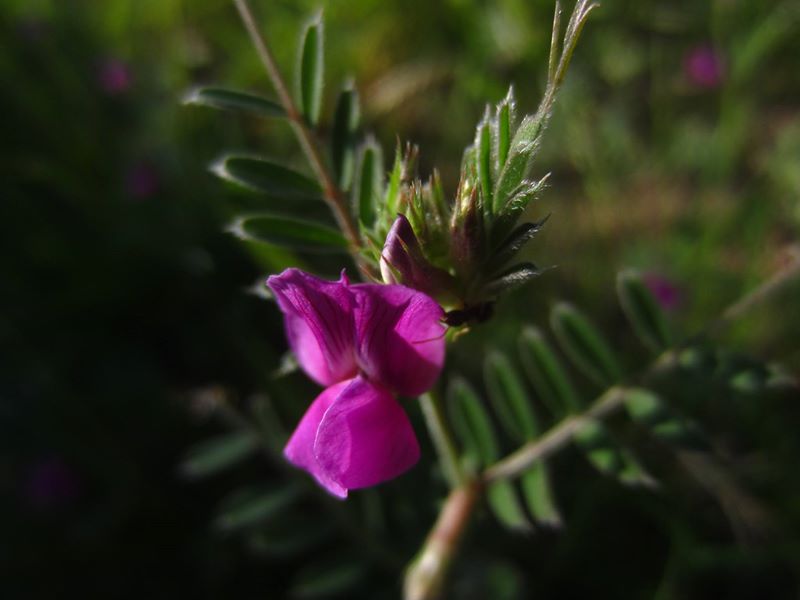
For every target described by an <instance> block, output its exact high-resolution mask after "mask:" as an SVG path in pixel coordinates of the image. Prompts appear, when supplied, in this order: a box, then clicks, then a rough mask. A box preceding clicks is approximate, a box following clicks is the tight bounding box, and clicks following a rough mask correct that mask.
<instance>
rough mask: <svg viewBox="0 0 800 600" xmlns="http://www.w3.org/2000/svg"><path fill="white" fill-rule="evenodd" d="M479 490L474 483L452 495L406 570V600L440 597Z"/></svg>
mask: <svg viewBox="0 0 800 600" xmlns="http://www.w3.org/2000/svg"><path fill="white" fill-rule="evenodd" d="M480 491H481V486H480V483H479V482H477V481H473V482H470V483H467V484H465V485H462V486H460V487H457V488H455V489H454V490H453V491H451V492H450V495H449V496H448V497H447V500H445V503H444V505H443V506H442V509H441V511H440V512H439V518H438V519H436V523H435V524H434V526H433V529H431V532H430V533H429V534H428V538H427V539H426V540H425V544H424V545H423V546H422V550H421V551H420V553H419V554H418V555H417V558H416V559H415V560H414V562H412V563H411V565H410V566H409V568H408V570H407V571H406V576H405V580H404V582H403V598H405V600H434V599H435V598H438V597H439V595H440V593H441V591H442V588H443V586H444V583H445V580H446V577H447V573H448V571H449V569H450V566H451V565H452V562H453V558H454V557H455V555H456V553H457V552H458V547H459V545H460V543H461V540H462V539H463V537H464V532H465V530H466V527H467V523H469V518H470V516H471V515H472V512H473V508H474V507H475V504H476V502H477V501H478V499H479V498H480Z"/></svg>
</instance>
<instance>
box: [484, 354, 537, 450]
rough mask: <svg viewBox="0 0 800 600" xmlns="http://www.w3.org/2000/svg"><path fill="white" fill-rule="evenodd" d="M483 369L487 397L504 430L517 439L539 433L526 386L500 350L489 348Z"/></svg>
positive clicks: (529, 438) (534, 435)
mask: <svg viewBox="0 0 800 600" xmlns="http://www.w3.org/2000/svg"><path fill="white" fill-rule="evenodd" d="M483 373H484V381H485V382H486V389H487V391H488V392H489V400H491V402H492V405H493V406H494V408H495V412H496V413H497V416H498V417H499V418H500V422H501V423H502V425H503V427H504V428H505V429H506V431H508V433H509V434H510V435H511V436H512V437H513V438H514V439H515V440H516V441H519V442H523V441H528V440H532V439H534V438H535V437H536V436H537V435H538V434H539V424H538V423H537V420H536V415H535V414H534V413H533V407H532V406H531V404H530V400H529V399H528V394H527V392H526V391H525V387H524V385H523V383H522V381H520V378H519V376H518V375H517V373H516V372H515V371H514V368H513V367H512V366H511V363H510V362H509V360H508V359H507V358H506V357H505V356H504V355H502V354H500V353H499V352H492V353H491V354H489V356H488V357H487V358H486V361H485V362H484V364H483Z"/></svg>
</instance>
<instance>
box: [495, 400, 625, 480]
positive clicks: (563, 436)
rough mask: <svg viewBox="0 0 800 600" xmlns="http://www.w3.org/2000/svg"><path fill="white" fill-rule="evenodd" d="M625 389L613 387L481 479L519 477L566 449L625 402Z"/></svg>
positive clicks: (506, 459) (512, 454)
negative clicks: (585, 428)
mask: <svg viewBox="0 0 800 600" xmlns="http://www.w3.org/2000/svg"><path fill="white" fill-rule="evenodd" d="M626 391H627V390H626V388H624V387H622V386H614V387H612V388H609V389H608V390H606V391H605V393H604V394H603V395H602V396H600V397H599V398H598V399H597V400H596V401H595V402H594V403H593V404H592V405H591V406H590V407H589V409H588V410H586V411H584V412H582V413H581V414H579V415H574V416H572V417H568V418H566V419H564V420H563V421H561V422H560V423H559V424H558V425H556V426H555V427H553V428H552V429H550V430H549V431H548V432H547V433H545V434H544V435H543V436H541V437H540V438H539V439H537V440H535V441H532V442H529V443H527V444H525V445H524V446H522V447H521V448H519V449H518V450H517V451H515V452H513V453H511V454H510V455H509V456H507V457H505V458H504V459H502V460H501V461H499V462H496V463H495V464H493V465H492V466H491V467H489V468H488V469H486V470H485V471H484V472H483V475H482V479H483V481H484V482H486V483H490V482H492V481H495V480H497V479H504V478H511V477H516V476H517V475H519V474H521V473H523V472H524V471H527V470H528V469H529V468H531V467H532V466H533V465H534V464H535V463H537V462H539V461H542V460H544V459H546V458H547V457H548V456H550V455H551V454H554V453H556V452H558V451H559V450H561V448H563V447H564V446H566V445H567V444H568V443H569V442H570V441H571V440H572V436H573V435H575V433H576V432H577V431H579V430H580V429H581V428H582V427H583V426H584V425H586V424H587V423H589V422H590V421H594V420H597V419H602V418H603V417H606V416H608V415H610V414H611V413H613V412H614V411H616V410H617V409H619V408H620V407H621V406H622V405H623V404H624V403H625V397H626Z"/></svg>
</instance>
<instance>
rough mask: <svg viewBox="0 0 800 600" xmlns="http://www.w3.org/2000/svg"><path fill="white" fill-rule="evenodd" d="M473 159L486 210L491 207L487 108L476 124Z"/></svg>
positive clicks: (490, 168) (490, 145)
mask: <svg viewBox="0 0 800 600" xmlns="http://www.w3.org/2000/svg"><path fill="white" fill-rule="evenodd" d="M475 159H476V166H477V169H478V181H480V184H481V191H482V192H483V201H484V203H485V206H486V207H487V208H491V206H492V129H491V123H490V121H489V108H488V107H487V108H486V113H485V114H484V116H483V120H482V121H481V122H480V123H479V124H478V129H477V131H476V133H475Z"/></svg>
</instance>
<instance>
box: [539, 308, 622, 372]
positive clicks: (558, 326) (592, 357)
mask: <svg viewBox="0 0 800 600" xmlns="http://www.w3.org/2000/svg"><path fill="white" fill-rule="evenodd" d="M550 324H551V326H552V327H553V331H554V332H555V334H556V338H557V339H558V342H559V344H561V347H562V349H563V350H564V353H565V354H566V355H567V356H568V357H569V358H570V360H572V362H573V363H575V366H576V367H578V369H580V370H581V371H582V372H583V373H584V375H586V376H587V377H589V378H590V379H591V380H592V381H594V382H595V383H597V384H598V385H600V386H602V387H607V386H610V385H612V384H614V383H616V382H617V381H619V379H620V378H621V376H622V369H621V368H620V366H619V363H618V362H617V359H616V357H615V355H614V353H613V352H612V351H611V348H610V347H609V345H608V343H607V342H606V341H605V340H604V339H603V338H602V337H601V335H600V333H599V332H598V331H597V329H596V328H595V327H594V325H592V324H591V323H590V322H589V320H588V319H587V318H586V317H585V316H584V315H583V314H582V313H581V312H579V311H578V309H576V308H575V307H573V306H571V305H569V304H567V303H564V302H562V303H559V304H557V305H556V306H555V307H554V308H553V311H552V313H551V314H550Z"/></svg>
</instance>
